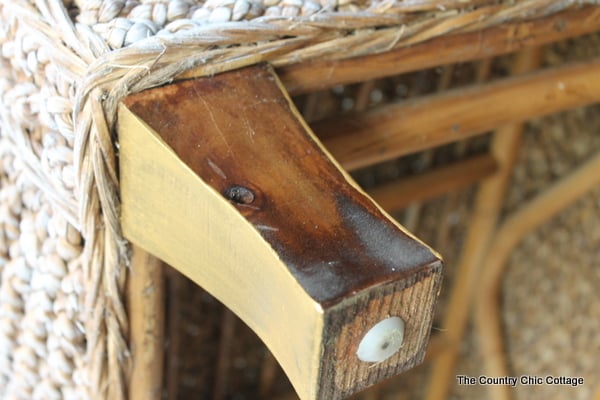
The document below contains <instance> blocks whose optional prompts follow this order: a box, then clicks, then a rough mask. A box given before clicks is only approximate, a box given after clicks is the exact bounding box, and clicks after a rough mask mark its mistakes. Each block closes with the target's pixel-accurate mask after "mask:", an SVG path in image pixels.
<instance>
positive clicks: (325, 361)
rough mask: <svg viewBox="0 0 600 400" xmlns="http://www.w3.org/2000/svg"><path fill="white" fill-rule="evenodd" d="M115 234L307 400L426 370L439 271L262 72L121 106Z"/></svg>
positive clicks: (163, 90) (327, 399)
mask: <svg viewBox="0 0 600 400" xmlns="http://www.w3.org/2000/svg"><path fill="white" fill-rule="evenodd" d="M118 129H119V143H120V168H121V196H122V214H121V221H122V227H123V232H124V235H125V237H127V238H128V239H129V240H131V241H132V242H134V243H136V244H138V245H140V246H141V247H143V248H145V249H147V250H148V251H149V252H151V253H152V254H155V255H156V256H157V257H159V258H161V259H163V260H164V261H165V262H167V263H168V264H169V265H172V266H173V267H174V268H176V269H178V270H179V271H181V272H182V273H183V274H185V275H186V276H188V277H189V278H190V279H192V280H193V281H194V282H196V283H197V284H199V285H200V286H202V287H203V288H204V289H206V290H207V291H208V292H210V293H211V294H213V295H214V296H215V297H216V298H218V299H219V300H221V301H222V302H223V303H224V304H226V305H227V306H228V308H230V309H231V310H232V311H233V312H234V313H236V314H237V315H238V316H239V317H240V318H241V319H243V320H244V321H245V322H246V323H247V324H248V325H249V326H250V327H251V328H252V329H253V330H254V331H255V332H256V333H257V334H258V336H259V337H260V338H261V339H262V340H263V341H264V342H265V343H266V344H267V346H268V347H269V348H270V349H271V351H272V353H273V354H274V355H275V357H276V358H277V359H278V361H279V362H280V364H281V366H282V368H283V369H284V370H285V371H286V373H287V375H288V377H289V378H290V381H291V382H292V384H293V385H294V387H295V389H296V390H297V392H298V393H299V395H300V397H301V398H302V399H303V400H338V399H341V398H343V397H346V396H349V395H351V394H352V393H355V392H357V391H359V390H361V389H363V388H365V387H367V386H369V385H371V384H374V383H376V382H378V381H380V380H383V379H386V378H388V377H390V376H392V375H395V374H397V373H399V372H401V371H404V370H406V369H408V368H412V367H413V366H415V365H416V364H418V363H420V362H421V361H422V360H423V357H424V355H425V348H426V343H427V340H428V338H429V332H430V328H431V318H432V314H433V306H434V303H435V300H436V298H437V293H438V289H439V285H440V279H441V260H440V257H439V255H437V254H436V253H435V252H434V251H433V250H431V249H430V248H428V247H427V246H426V245H424V244H423V243H422V242H420V241H418V240H417V239H415V238H414V237H413V236H412V235H411V234H410V233H408V232H407V231H406V230H405V229H404V228H402V227H401V226H400V225H398V224H397V223H396V222H395V221H393V220H392V219H391V218H390V217H389V216H388V215H387V214H385V212H384V211H383V210H382V209H381V208H380V207H379V206H378V205H377V204H375V203H374V202H373V201H372V200H371V199H370V198H369V197H367V196H366V195H365V194H364V192H362V190H361V189H360V188H359V187H358V186H357V185H356V183H354V182H353V181H352V180H351V178H350V177H349V176H348V175H347V174H346V173H345V172H344V171H343V170H342V169H341V168H340V166H339V165H338V164H337V162H336V161H335V160H334V159H333V158H331V156H330V155H329V154H328V153H327V151H326V150H325V148H324V147H323V146H322V144H321V143H320V142H319V141H318V140H317V138H316V137H315V136H314V134H313V133H312V132H311V131H310V130H309V129H308V127H307V125H306V123H305V121H303V120H302V118H301V117H300V116H299V114H298V112H297V110H296V109H295V107H294V105H293V104H292V103H291V100H290V99H289V96H288V95H287V94H286V92H285V91H284V89H283V87H282V85H281V83H280V82H279V80H278V78H277V76H276V75H274V73H273V71H272V69H271V68H270V67H268V66H264V65H263V66H254V67H250V68H245V69H241V70H237V71H232V72H228V73H224V74H221V75H216V76H214V77H206V78H199V79H195V80H189V81H182V82H177V83H175V84H172V85H167V86H163V87H160V88H156V89H151V90H148V91H145V92H141V93H138V94H135V95H131V96H129V97H127V98H126V99H125V100H124V101H123V103H122V104H121V105H120V109H119V127H118Z"/></svg>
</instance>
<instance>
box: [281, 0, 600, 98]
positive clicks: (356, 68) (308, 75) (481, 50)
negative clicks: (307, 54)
mask: <svg viewBox="0 0 600 400" xmlns="http://www.w3.org/2000/svg"><path fill="white" fill-rule="evenodd" d="M599 30H600V10H598V8H597V7H594V6H590V7H584V8H581V9H579V10H570V11H565V12H562V13H558V14H556V15H553V16H550V17H547V18H538V19H536V20H534V21H529V22H521V23H512V24H502V25H500V26H497V27H494V28H490V29H486V30H483V31H473V32H468V33H461V34H455V35H451V34H449V35H443V36H440V37H438V38H435V39H431V40H428V41H426V42H423V43H419V44H416V45H413V46H408V47H401V48H398V49H394V50H391V51H388V52H385V53H381V54H371V55H368V56H364V57H355V58H350V59H344V60H318V61H313V62H307V63H301V64H294V65H289V66H284V67H281V68H279V69H278V70H277V72H278V74H279V76H280V77H281V80H282V81H283V84H284V85H285V87H286V88H287V90H288V91H289V92H290V94H292V95H298V94H302V93H309V92H313V91H316V90H324V89H328V88H331V87H334V86H336V85H344V84H350V83H356V82H363V81H365V80H371V79H377V78H383V77H386V76H392V75H398V74H402V73H406V72H412V71H418V70H422V69H426V68H432V67H437V66H440V65H446V64H453V63H462V62H467V61H473V60H479V59H483V58H488V57H493V56H497V55H501V54H507V53H512V52H515V51H519V50H522V49H524V48H527V47H533V46H540V45H543V44H548V43H553V42H557V41H559V40H564V39H567V38H572V37H577V36H581V35H585V34H588V33H593V32H597V31H599ZM366 66H376V68H371V67H369V68H365V67H366Z"/></svg>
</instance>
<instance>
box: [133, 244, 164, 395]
mask: <svg viewBox="0 0 600 400" xmlns="http://www.w3.org/2000/svg"><path fill="white" fill-rule="evenodd" d="M162 269H163V266H162V262H161V261H160V260H159V259H157V258H156V257H154V256H152V255H150V254H149V253H147V252H145V251H144V250H142V249H141V248H139V247H137V246H133V250H132V257H131V273H130V274H129V282H128V285H129V287H128V290H127V295H128V303H129V316H130V328H131V338H130V343H131V351H132V359H133V370H132V373H131V378H130V380H129V399H130V400H158V399H160V398H161V396H162V383H163V380H162V378H163V359H164V325H165V324H164V320H165V319H164V315H165V309H164V304H165V302H164V300H165V293H164V276H163V270H162Z"/></svg>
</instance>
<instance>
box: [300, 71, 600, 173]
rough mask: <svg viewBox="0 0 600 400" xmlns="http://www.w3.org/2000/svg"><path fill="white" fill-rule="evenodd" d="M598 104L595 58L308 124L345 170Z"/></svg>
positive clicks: (599, 90) (599, 81) (599, 93)
mask: <svg viewBox="0 0 600 400" xmlns="http://www.w3.org/2000/svg"><path fill="white" fill-rule="evenodd" d="M597 101H600V59H593V60H590V61H585V62H580V63H575V64H572V65H566V66H562V67H557V68H553V69H549V70H542V71H538V72H534V73H531V74H528V75H524V76H518V77H511V78H506V79H504V80H501V81H497V82H493V83H488V84H481V85H475V86H472V87H467V88H461V89H455V90H450V91H446V92H444V93H442V94H436V95H430V96H425V97H421V98H418V99H414V100H408V101H402V102H399V103H390V104H387V105H385V106H381V107H378V108H375V109H373V110H370V111H366V112H364V113H358V114H353V115H351V116H348V117H345V118H336V119H332V120H326V121H321V122H319V123H315V124H313V125H312V128H313V129H314V131H315V133H316V134H317V136H319V137H320V138H321V140H323V144H324V145H325V147H327V149H328V150H329V151H330V152H331V153H332V154H333V156H334V157H335V158H336V159H337V160H338V161H339V162H340V163H341V164H342V165H343V166H344V168H346V169H348V170H354V169H357V168H360V167H364V166H367V165H371V164H373V163H377V162H382V161H386V160H390V159H393V158H395V157H399V156H402V155H405V154H410V153H414V152H418V151H420V150H424V149H427V148H431V147H433V146H438V145H442V144H445V143H450V142H454V141H458V140H462V139H465V138H468V137H471V136H474V135H477V134H481V133H484V132H486V131H490V130H493V129H494V128H496V127H498V126H501V125H506V124H510V123H516V122H523V121H525V120H528V119H531V118H535V117H539V116H543V115H548V114H553V113H556V112H559V111H564V110H567V109H570V108H576V107H581V106H585V105H588V104H592V103H594V102H597Z"/></svg>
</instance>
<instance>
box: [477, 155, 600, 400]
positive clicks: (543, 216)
mask: <svg viewBox="0 0 600 400" xmlns="http://www.w3.org/2000/svg"><path fill="white" fill-rule="evenodd" d="M599 170H600V154H598V155H596V156H594V157H593V158H592V159H590V160H589V161H588V162H586V163H585V164H584V165H583V166H581V167H579V168H578V169H577V170H576V171H575V172H573V173H571V175H569V176H567V177H565V178H563V179H561V180H560V181H559V182H558V183H556V184H554V185H553V186H552V187H550V188H549V189H546V190H545V191H544V192H543V193H542V194H540V195H538V196H537V197H536V198H534V199H533V200H532V201H530V202H529V203H528V204H526V205H525V206H523V207H522V208H521V209H520V210H518V211H516V212H515V213H514V214H512V215H511V216H510V217H508V218H507V219H506V221H505V222H504V223H503V224H502V226H501V227H500V228H499V229H498V231H497V234H496V237H495V238H494V240H493V242H492V243H491V246H490V248H489V251H488V253H487V254H488V256H487V259H486V263H485V264H486V265H485V269H484V271H483V273H482V276H481V284H480V286H479V291H478V296H477V301H476V302H475V309H474V315H475V328H476V330H477V338H478V340H479V345H480V350H481V353H482V355H483V360H484V364H483V365H484V368H485V370H484V373H485V374H487V375H489V376H506V375H508V368H507V363H506V357H505V354H504V343H503V339H502V323H501V319H500V314H501V311H500V304H499V296H500V285H501V281H502V279H501V278H502V272H503V271H504V267H505V266H506V261H507V259H508V257H509V256H510V254H511V251H512V250H513V249H514V248H515V246H516V245H517V244H519V242H520V241H521V239H523V238H524V237H525V236H526V235H527V234H528V233H530V232H531V231H533V230H534V229H535V228H537V227H538V226H539V225H541V224H542V223H544V222H546V221H548V220H549V219H550V218H551V217H553V216H555V215H556V214H558V213H559V212H560V211H561V210H563V209H564V208H566V207H567V206H569V205H571V204H572V203H573V202H575V201H576V200H578V199H579V198H581V196H583V195H584V194H585V193H586V192H588V191H589V190H591V189H593V188H594V187H597V186H598V185H599V184H600V174H598V171H599ZM489 390H490V394H491V395H492V397H491V398H492V399H494V400H501V399H502V400H507V399H510V391H509V387H508V386H502V385H498V386H493V387H492V386H490V387H489Z"/></svg>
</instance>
